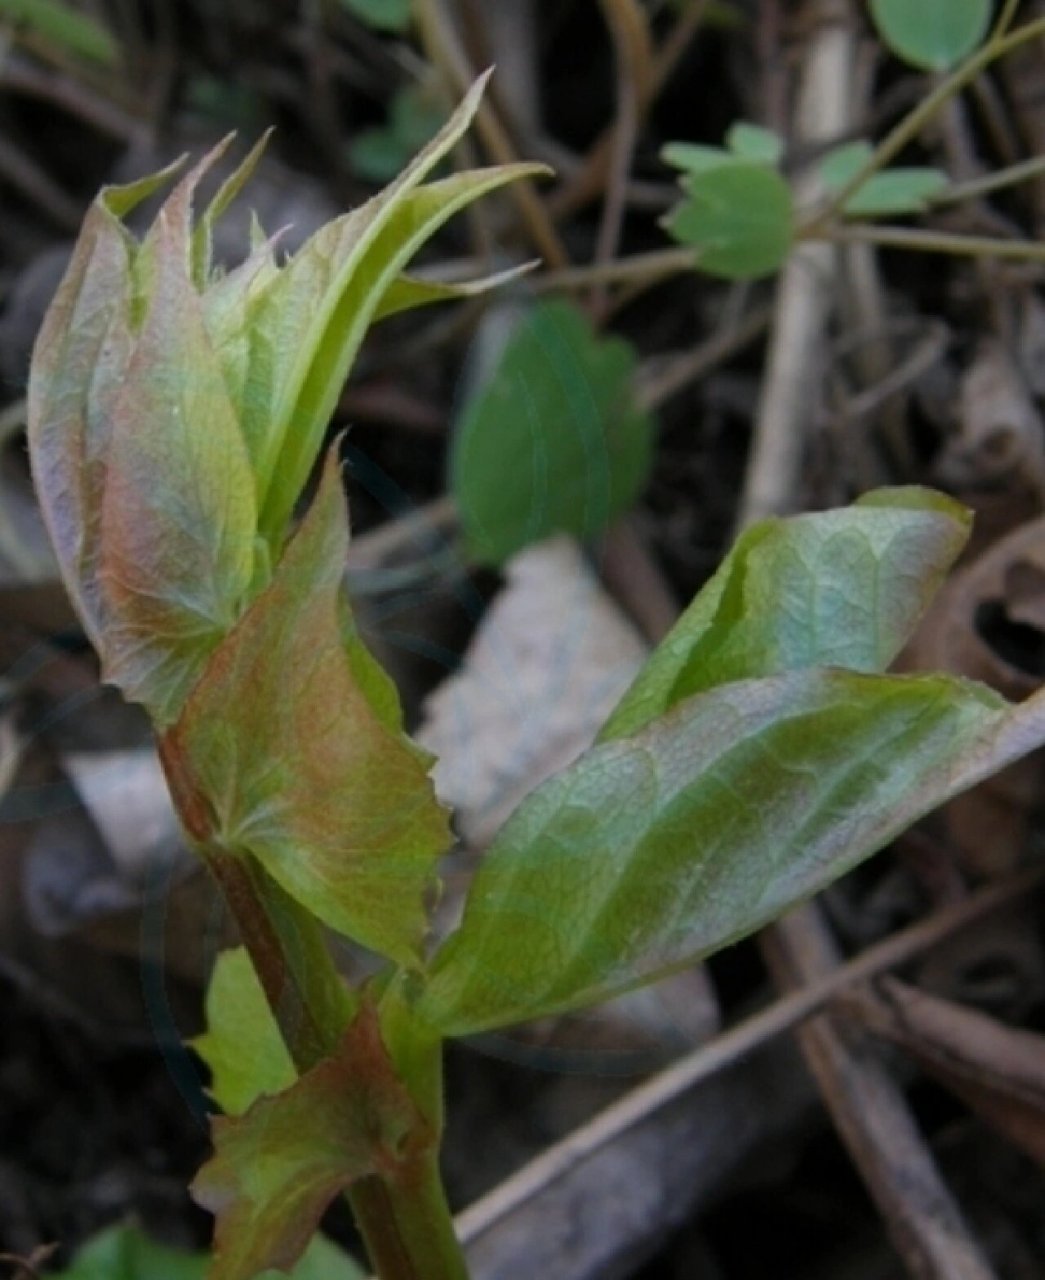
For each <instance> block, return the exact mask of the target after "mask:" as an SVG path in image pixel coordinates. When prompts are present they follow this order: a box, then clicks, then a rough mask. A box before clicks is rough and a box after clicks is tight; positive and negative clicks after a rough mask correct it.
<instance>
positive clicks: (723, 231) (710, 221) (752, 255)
mask: <svg viewBox="0 0 1045 1280" xmlns="http://www.w3.org/2000/svg"><path fill="white" fill-rule="evenodd" d="M683 187H684V189H685V190H686V192H687V193H688V196H689V198H688V199H687V200H685V201H683V203H682V204H680V205H679V206H678V207H677V208H676V209H675V210H674V211H673V212H672V213H671V214H669V215H668V218H667V221H666V226H667V229H668V231H669V232H670V233H671V235H672V236H674V238H675V239H676V240H678V241H679V242H680V243H682V244H688V245H692V246H693V247H694V248H695V249H696V250H697V266H698V267H699V269H700V270H701V271H706V272H708V273H709V274H710V275H716V276H723V277H725V278H726V279H728V280H751V279H755V278H756V277H758V276H764V275H770V274H771V273H772V272H774V271H776V270H777V269H778V267H780V265H781V264H782V263H783V262H784V261H785V259H786V258H787V255H788V253H789V252H790V251H791V243H792V239H793V236H794V210H793V206H792V200H791V189H790V187H789V186H788V185H787V182H786V181H785V180H784V179H783V178H782V177H781V175H780V174H779V173H778V172H777V171H776V170H775V169H772V168H770V167H769V166H767V165H765V164H754V163H751V162H750V161H741V160H736V161H734V162H733V163H730V164H725V165H721V166H717V167H714V168H711V169H707V170H705V171H704V172H699V173H693V174H691V175H690V176H689V177H688V178H686V179H684V180H683Z"/></svg>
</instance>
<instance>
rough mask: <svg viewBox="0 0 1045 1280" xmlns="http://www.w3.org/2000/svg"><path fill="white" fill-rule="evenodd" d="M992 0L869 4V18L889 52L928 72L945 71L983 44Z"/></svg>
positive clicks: (877, 0) (912, 0)
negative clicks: (871, 19)
mask: <svg viewBox="0 0 1045 1280" xmlns="http://www.w3.org/2000/svg"><path fill="white" fill-rule="evenodd" d="M992 8H993V4H992V0H871V16H872V18H873V19H874V24H875V26H876V27H877V29H878V34H879V35H880V36H881V37H882V39H883V40H884V41H885V43H886V44H887V45H888V46H889V48H890V49H892V51H893V52H894V53H895V54H896V55H897V56H898V57H900V58H902V59H903V60H904V61H905V62H909V63H911V65H912V66H915V67H924V68H925V69H926V70H927V71H946V70H948V69H949V68H950V67H953V66H955V65H956V64H957V63H959V62H961V60H962V59H963V58H965V57H967V56H968V55H969V54H970V53H972V51H973V50H974V49H975V48H976V47H977V46H978V45H980V44H981V43H982V42H983V38H984V36H985V35H986V34H987V28H988V27H989V26H990V21H991V10H992Z"/></svg>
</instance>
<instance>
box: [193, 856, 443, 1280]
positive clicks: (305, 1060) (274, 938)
mask: <svg viewBox="0 0 1045 1280" xmlns="http://www.w3.org/2000/svg"><path fill="white" fill-rule="evenodd" d="M204 856H205V858H206V861H207V865H208V866H209V867H210V870H211V872H212V873H213V874H214V876H215V879H216V880H217V881H218V884H219V886H220V887H221V890H222V893H223V895H224V897H225V900H226V902H227V903H228V906H229V910H230V911H231V912H232V915H233V917H234V918H235V920H236V924H237V925H238V927H239V931H240V936H241V938H242V940H243V944H244V946H245V947H246V948H247V951H248V953H249V955H250V958H251V962H252V964H253V965H254V968H255V970H256V971H257V974H258V979H259V981H260V982H261V986H262V988H263V990H264V992H265V996H266V998H267V1000H268V1003H269V1007H270V1008H271V1010H272V1014H273V1016H274V1017H275V1019H276V1021H277V1023H278V1024H279V1029H280V1032H281V1034H282V1035H283V1038H284V1040H285V1041H286V1044H287V1048H288V1050H289V1051H290V1055H291V1057H292V1058H293V1060H294V1065H295V1066H296V1067H297V1069H298V1071H300V1072H305V1071H308V1070H309V1069H310V1068H311V1067H314V1066H315V1065H316V1064H317V1063H318V1062H320V1061H322V1060H323V1058H326V1057H329V1056H330V1055H331V1054H332V1053H333V1052H334V1051H335V1050H336V1048H337V1045H338V1042H339V1041H340V1039H341V1036H342V1034H343V1032H344V1030H345V1027H346V1026H347V1024H348V1022H349V1020H350V1019H351V1017H352V1015H353V1013H354V1010H355V1002H354V1000H353V997H352V995H351V993H350V992H349V991H348V989H347V987H346V986H345V984H344V982H343V981H342V979H341V976H340V974H339V973H338V972H337V969H336V967H335V965H334V961H333V958H332V957H331V955H330V952H329V951H328V949H327V946H326V943H325V941H324V939H323V934H322V929H321V928H320V926H319V924H318V923H317V921H316V920H315V919H314V918H313V917H312V916H311V915H309V913H308V912H307V911H305V910H304V909H303V908H302V907H301V906H299V905H298V903H296V902H295V901H294V900H293V899H291V898H290V897H288V896H287V894H286V893H285V892H284V891H283V890H282V889H281V888H280V887H279V885H277V884H276V882H275V881H274V880H272V878H271V877H270V876H268V875H267V874H266V872H265V871H264V870H263V869H262V868H261V867H260V866H258V865H257V863H255V862H253V861H252V860H251V859H250V858H241V857H236V856H232V855H230V854H227V853H222V852H217V851H207V852H206V853H205V855H204ZM440 1066H441V1057H440V1052H439V1048H438V1046H433V1052H432V1054H431V1057H430V1061H429V1064H428V1073H429V1075H434V1077H435V1079H434V1081H433V1080H426V1081H425V1082H424V1083H425V1084H426V1086H427V1089H426V1092H431V1091H432V1090H433V1089H434V1090H435V1091H436V1092H438V1091H439V1085H440V1080H439V1075H440ZM426 1119H427V1117H426ZM434 1131H435V1132H436V1137H435V1139H434V1140H426V1141H423V1142H419V1143H417V1144H416V1148H417V1149H416V1151H415V1152H413V1153H412V1154H411V1155H410V1156H409V1157H407V1158H406V1159H405V1160H404V1161H403V1162H402V1163H399V1164H396V1165H395V1166H394V1167H392V1168H389V1169H387V1170H382V1172H381V1173H380V1174H374V1175H372V1176H371V1177H368V1178H364V1179H362V1180H361V1181H359V1182H357V1183H356V1184H355V1185H354V1186H353V1187H351V1188H350V1189H349V1191H348V1193H347V1198H348V1202H349V1204H350V1206H351V1209H352V1214H353V1216H354V1218H355V1220H356V1224H357V1225H358V1227H359V1229H360V1231H361V1233H362V1235H363V1239H364V1241H365V1242H366V1247H367V1252H368V1253H369V1255H370V1260H371V1263H372V1264H373V1266H374V1268H375V1270H376V1273H377V1275H378V1277H379V1278H380V1280H467V1275H468V1272H467V1267H466V1264H465V1260H464V1254H463V1252H462V1250H461V1246H460V1244H459V1243H458V1241H457V1237H456V1235H455V1234H454V1228H453V1219H452V1218H451V1215H450V1210H449V1207H448V1206H447V1203H446V1194H445V1191H444V1189H443V1184H442V1179H441V1177H440V1174H439V1164H438V1149H439V1140H438V1130H434ZM408 1141H409V1140H408Z"/></svg>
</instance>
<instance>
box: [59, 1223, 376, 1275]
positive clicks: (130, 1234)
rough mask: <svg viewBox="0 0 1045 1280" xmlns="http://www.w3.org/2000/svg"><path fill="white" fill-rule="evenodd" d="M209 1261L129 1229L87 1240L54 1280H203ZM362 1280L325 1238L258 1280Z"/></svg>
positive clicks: (114, 1229)
mask: <svg viewBox="0 0 1045 1280" xmlns="http://www.w3.org/2000/svg"><path fill="white" fill-rule="evenodd" d="M209 1264H210V1256H209V1254H205V1253H184V1252H182V1251H181V1250H180V1249H168V1248H167V1247H166V1246H165V1245H162V1244H157V1243H156V1242H155V1241H154V1240H150V1239H149V1237H148V1236H147V1235H145V1234H144V1233H143V1232H142V1231H141V1230H140V1229H139V1228H138V1227H135V1226H132V1225H130V1224H125V1225H122V1226H116V1227H109V1228H108V1230H106V1231H102V1232H100V1233H99V1234H98V1235H96V1236H95V1237H94V1238H93V1239H92V1240H90V1241H88V1243H87V1244H85V1245H84V1246H83V1248H82V1249H80V1250H79V1251H78V1253H77V1254H76V1258H75V1259H74V1261H73V1264H72V1266H71V1267H69V1268H68V1269H67V1270H65V1271H62V1272H59V1273H58V1274H57V1275H56V1276H55V1277H54V1280H205V1277H206V1275H207V1267H208V1266H209ZM288 1274H289V1280H363V1278H364V1276H365V1274H366V1273H365V1272H364V1271H363V1270H362V1269H361V1268H360V1267H359V1266H358V1265H357V1264H356V1263H355V1262H354V1261H353V1260H352V1259H351V1258H350V1257H349V1256H348V1254H346V1253H344V1252H343V1251H342V1250H341V1249H339V1248H338V1247H337V1245H335V1244H331V1242H330V1241H329V1240H327V1239H326V1238H325V1237H324V1236H315V1237H314V1238H313V1240H312V1243H311V1244H310V1245H309V1247H308V1250H307V1251H306V1253H305V1255H304V1256H303V1257H302V1259H301V1261H300V1262H299V1263H298V1265H297V1266H296V1267H295V1268H294V1270H293V1271H291V1272H289V1273H287V1272H285V1271H279V1272H276V1271H265V1272H263V1273H262V1274H261V1275H259V1276H258V1277H257V1280H280V1278H282V1280H287V1278H288Z"/></svg>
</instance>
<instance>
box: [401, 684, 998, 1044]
mask: <svg viewBox="0 0 1045 1280" xmlns="http://www.w3.org/2000/svg"><path fill="white" fill-rule="evenodd" d="M1008 711H1009V707H1008V704H1007V703H1005V702H1004V700H1002V699H1001V698H999V697H998V696H997V695H995V694H994V693H992V692H991V691H990V690H987V689H985V688H983V687H981V686H976V685H972V684H968V683H964V682H962V681H958V680H952V679H948V678H944V677H921V678H914V677H907V678H904V677H892V676H867V675H862V674H857V673H854V672H847V671H827V670H822V669H816V670H810V671H791V672H788V673H787V674H785V675H782V676H774V677H770V678H767V679H762V680H749V681H740V682H738V683H735V684H729V685H723V686H720V687H718V688H716V689H712V690H710V691H708V692H706V693H703V694H699V695H697V696H696V697H694V698H690V699H689V700H687V701H686V702H683V703H681V704H680V705H679V706H677V707H675V708H674V710H672V711H670V712H668V713H667V714H666V715H664V716H662V717H660V718H659V719H658V720H656V721H654V722H653V723H652V724H651V725H649V726H648V727H647V728H646V729H643V730H641V731H640V732H638V733H637V734H635V735H633V736H632V737H629V738H626V739H622V740H617V741H613V742H608V743H604V744H602V745H600V746H596V747H595V748H593V749H592V750H591V751H589V752H587V753H586V754H585V755H584V756H582V757H581V758H580V760H578V761H577V763H576V764H574V765H573V766H572V767H570V768H568V769H566V770H565V771H564V772H563V773H561V774H559V775H557V776H556V777H554V778H553V779H551V780H550V781H549V782H546V783H545V784H544V785H543V786H541V787H539V788H538V789H537V790H536V791H535V792H534V793H533V794H532V795H531V796H529V797H528V798H527V799H526V800H525V801H524V802H523V803H522V804H521V805H520V806H519V808H518V809H517V810H516V811H515V813H514V814H513V815H512V817H511V818H510V819H509V820H508V822H507V823H506V824H505V826H504V827H503V828H502V830H501V832H500V833H499V835H498V836H497V838H496V839H495V840H494V843H493V845H492V846H491V848H490V849H489V850H488V852H487V853H486V856H485V858H484V860H483V863H482V865H481V866H480V869H479V871H478V873H477V875H476V877H475V880H474V882H473V884H472V887H471V889H470V892H469V895H468V900H467V904H466V908H465V914H464V920H463V923H462V925H461V927H460V929H459V930H458V932H457V933H455V934H453V935H452V936H451V937H450V939H449V940H448V941H447V942H446V943H445V944H444V946H443V947H442V949H441V950H440V951H439V952H438V954H437V956H436V958H435V961H434V965H433V969H432V974H431V979H430V983H429V985H428V987H427V988H426V989H425V991H424V992H423V993H422V995H421V997H420V1001H419V1005H418V1015H419V1016H420V1017H422V1018H424V1019H426V1020H427V1021H428V1022H429V1023H430V1024H431V1025H432V1026H433V1027H435V1028H437V1029H438V1030H439V1031H440V1032H442V1033H443V1034H446V1035H468V1034H471V1033H474V1032H477V1031H481V1030H484V1029H487V1028H491V1027H496V1026H502V1025H505V1024H508V1023H511V1022H517V1021H521V1020H524V1019H529V1018H534V1017H538V1016H545V1015H547V1014H551V1013H555V1012H559V1011H563V1010H566V1009H570V1008H575V1007H578V1006H581V1005H586V1004H590V1003H593V1002H596V1001H600V1000H604V999H606V998H608V997H611V996H613V995H616V994H618V993H620V992H621V991H624V990H627V989H629V988H630V987H634V986H637V985H640V984H642V983H644V982H648V981H651V980H652V979H654V978H656V977H657V976H659V975H661V974H664V973H667V972H670V971H672V970H674V969H677V968H679V967H681V966H683V965H686V964H689V963H691V962H693V961H695V960H697V959H699V958H700V957H701V956H705V955H707V954H709V953H710V952H712V951H715V950H717V949H718V948H720V947H723V946H725V945H727V944H728V943H730V942H732V941H735V940H736V939H737V938H740V937H742V936H744V935H745V934H747V933H750V932H751V931H752V930H754V929H757V928H759V927H760V926H761V925H763V924H765V923H766V922H767V921H769V920H771V919H773V918H774V917H775V916H777V915H778V914H780V912H782V911H784V910H786V909H787V908H788V907H789V906H792V905H793V904H794V903H796V902H799V901H801V900H802V899H804V898H807V897H809V896H810V895H812V894H814V893H816V892H817V891H819V890H820V889H822V888H823V887H824V886H825V885H827V884H829V883H830V882H831V881H832V880H834V879H835V878H836V877H837V876H839V875H841V874H842V873H843V872H845V871H847V870H849V869H850V868H851V867H853V866H855V865H856V864H857V863H858V862H860V861H862V860H863V859H864V858H866V857H868V856H869V855H870V854H871V853H873V852H875V851H876V850H877V849H880V848H881V847H882V846H883V845H884V844H886V843H887V842H888V841H889V840H890V839H892V837H893V836H895V835H896V834H897V833H899V832H900V831H902V830H903V829H904V828H905V827H906V826H908V825H909V824H910V823H911V822H912V821H913V820H914V819H915V818H916V817H919V816H920V815H921V814H923V813H925V812H926V811H928V810H929V809H931V808H933V807H935V806H936V805H938V804H940V803H941V802H942V801H943V800H945V799H947V798H949V797H950V796H951V795H952V794H954V793H955V791H956V790H960V789H961V788H962V786H963V785H968V783H967V782H964V781H963V780H962V778H961V774H962V769H963V766H964V765H965V762H966V760H967V759H973V758H975V756H976V754H977V752H978V750H980V749H981V747H982V744H983V743H984V742H985V741H988V740H990V739H991V738H992V737H995V736H996V735H997V734H998V732H999V730H1000V729H1002V728H1003V726H1004V725H1005V723H1006V720H1007V718H1008V717H1007V713H1008Z"/></svg>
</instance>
